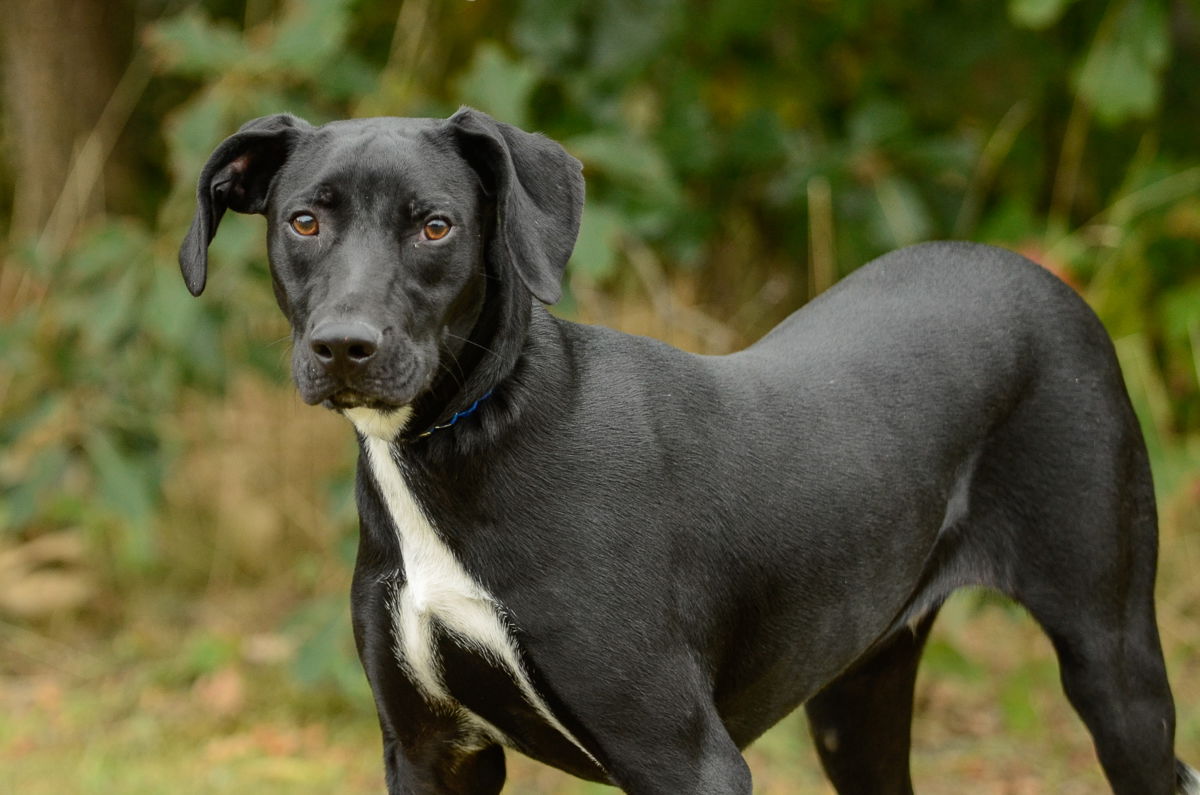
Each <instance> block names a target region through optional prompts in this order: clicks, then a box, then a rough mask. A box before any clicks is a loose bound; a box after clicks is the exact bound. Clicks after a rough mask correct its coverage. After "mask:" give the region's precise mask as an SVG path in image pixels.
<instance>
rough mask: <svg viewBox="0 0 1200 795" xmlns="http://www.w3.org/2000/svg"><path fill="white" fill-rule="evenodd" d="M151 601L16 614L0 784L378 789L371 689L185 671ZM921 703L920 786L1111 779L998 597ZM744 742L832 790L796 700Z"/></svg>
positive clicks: (1188, 726)
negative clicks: (112, 621)
mask: <svg viewBox="0 0 1200 795" xmlns="http://www.w3.org/2000/svg"><path fill="white" fill-rule="evenodd" d="M153 612H154V611H153V609H150V610H147V611H146V612H145V613H144V614H143V615H142V616H141V618H140V619H139V620H137V621H134V622H133V623H131V624H130V625H128V626H127V627H125V628H124V629H122V630H120V631H119V632H118V633H117V634H116V635H115V636H113V637H110V638H100V637H94V638H92V639H91V640H90V641H88V642H86V643H84V644H83V645H81V646H79V647H78V648H76V647H75V646H73V645H72V646H68V645H64V644H63V643H61V642H58V641H52V640H50V639H49V638H48V637H44V636H41V635H38V634H36V633H32V632H30V631H29V630H22V632H24V633H26V634H25V636H24V637H23V639H20V643H18V644H16V646H18V647H20V648H23V649H24V652H23V656H24V657H25V658H26V660H25V663H24V664H21V663H20V662H19V661H18V660H17V658H18V657H20V656H22V652H20V651H18V650H17V648H16V647H15V646H13V645H6V649H7V652H6V654H5V662H6V664H7V668H8V670H9V674H8V675H7V676H5V677H4V678H2V679H0V792H3V793H22V795H43V793H44V794H45V795H52V794H53V795H57V793H61V792H66V791H69V792H73V793H79V794H80V795H89V794H91V793H96V794H97V795H99V794H100V793H122V794H123V795H140V794H141V793H146V794H147V795H149V794H150V793H161V792H164V791H170V792H172V793H178V794H179V795H192V793H195V794H196V795H200V794H201V793H205V794H216V793H241V792H256V793H264V794H269V793H330V792H339V793H378V792H381V791H382V772H381V765H380V759H379V757H380V754H379V738H378V733H377V729H376V726H375V720H374V715H373V714H372V713H371V710H370V702H369V699H365V698H364V699H361V700H357V701H355V700H351V699H347V698H344V697H342V696H340V695H337V694H331V693H330V692H328V691H324V690H322V689H319V688H316V689H314V688H301V687H298V686H297V685H296V684H295V683H294V681H293V679H292V678H291V677H289V676H288V673H287V668H286V664H285V661H283V660H278V659H269V658H270V655H267V654H264V653H263V652H262V651H261V649H259V648H258V647H260V646H264V644H266V645H267V646H269V644H267V642H266V641H265V640H264V639H263V638H262V637H261V636H250V635H247V636H244V637H236V638H231V639H230V640H231V641H233V643H234V646H235V647H236V648H235V649H234V653H232V654H231V655H229V656H227V657H224V658H221V657H220V656H219V655H218V656H217V657H215V658H214V659H215V660H217V661H216V662H213V663H212V665H211V670H210V671H208V672H207V673H203V674H200V675H196V668H197V665H196V663H195V661H194V660H192V661H191V662H188V661H187V659H186V658H187V657H188V656H189V654H195V653H196V652H195V649H196V648H197V647H196V646H195V645H193V646H192V648H191V650H190V651H185V652H184V653H182V654H181V652H180V644H182V645H183V647H184V648H185V649H186V648H187V646H188V644H187V642H186V639H185V636H186V635H187V634H188V633H190V632H191V631H192V630H189V629H187V628H177V631H181V632H182V634H173V632H172V630H171V628H169V627H165V626H162V625H161V624H159V623H158V621H157V620H155V619H154V618H153ZM12 629H13V628H12V627H11V626H10V627H8V628H7V630H8V631H11V630H12ZM6 634H8V632H6ZM9 637H12V636H11V635H9ZM73 643H79V641H74V642H73ZM201 645H203V644H201ZM1168 651H1169V655H1170V656H1171V657H1172V663H1173V664H1172V668H1173V674H1174V685H1175V688H1176V692H1177V696H1178V700H1179V703H1180V706H1181V710H1180V711H1181V720H1180V729H1179V741H1178V749H1179V751H1180V753H1181V754H1183V755H1184V756H1185V757H1186V758H1189V759H1191V760H1193V761H1200V721H1198V720H1197V717H1196V715H1195V712H1194V710H1193V709H1191V707H1194V705H1195V704H1196V703H1197V702H1196V694H1197V692H1200V666H1198V665H1197V664H1196V660H1195V658H1194V656H1193V657H1186V654H1185V650H1183V649H1181V648H1177V647H1172V648H1169V650H1168ZM35 656H37V657H41V658H42V659H41V660H40V662H38V663H35V661H34V660H33V659H32V658H33V657H35ZM1185 657H1186V659H1185ZM181 658H182V661H181ZM56 660H59V661H61V662H56ZM21 668H23V669H24V671H23V672H20V673H18V672H17V670H16V669H21ZM917 713H918V714H917V719H916V721H915V729H914V742H913V747H914V750H913V768H914V779H915V781H916V784H917V788H918V791H920V792H922V793H928V794H930V795H938V794H939V793H947V795H948V794H949V793H959V792H963V791H969V792H973V793H996V794H997V795H1000V794H1001V793H1006V794H1008V793H1011V794H1013V795H1017V794H1020V795H1033V794H1034V793H1061V794H1062V795H1071V793H1090V792H1103V791H1104V789H1105V787H1104V782H1103V779H1102V778H1101V774H1100V770H1099V767H1098V765H1097V764H1096V762H1095V759H1094V756H1093V753H1092V750H1091V744H1090V740H1089V738H1088V737H1087V735H1086V733H1085V732H1084V731H1083V728H1082V726H1081V724H1080V723H1079V721H1078V720H1077V719H1076V718H1075V716H1074V714H1073V713H1072V712H1071V710H1070V708H1069V707H1068V706H1067V704H1066V700H1065V698H1064V697H1063V696H1062V694H1061V691H1060V690H1059V687H1058V684H1057V672H1056V667H1055V664H1054V660H1053V655H1052V652H1051V650H1050V647H1049V644H1048V643H1047V642H1046V641H1045V640H1044V639H1043V638H1042V636H1041V634H1040V632H1038V630H1037V629H1036V628H1035V627H1034V626H1033V624H1032V622H1031V621H1030V620H1029V619H1028V618H1026V617H1025V616H1023V615H1022V614H1020V613H1019V612H1018V611H1015V610H1013V609H1010V608H1009V607H1007V606H1005V605H1002V604H999V603H995V602H993V601H991V600H986V599H985V600H980V599H979V598H978V597H976V596H972V595H968V594H964V595H961V596H958V597H955V598H954V599H953V600H951V602H950V603H949V604H948V605H947V606H946V608H945V609H944V611H943V615H942V617H941V619H940V620H939V624H938V625H937V629H936V630H935V633H934V636H933V638H932V639H931V642H930V647H929V653H928V656H927V658H926V660H925V664H924V666H923V668H922V674H921V677H920V680H919V682H918V688H917ZM747 758H748V760H749V761H750V764H751V768H752V770H753V771H754V777H755V782H756V786H755V791H756V792H758V793H763V794H764V795H785V794H787V795H795V794H796V793H814V794H815V793H829V792H831V790H830V788H829V787H828V785H827V784H826V783H825V782H824V779H823V777H822V775H821V773H820V771H819V768H818V766H817V763H816V758H815V755H814V753H813V750H812V747H811V744H810V742H809V740H808V738H807V732H806V729H805V725H804V721H803V718H802V714H801V713H799V712H798V713H796V714H794V715H792V716H791V717H789V718H788V719H786V720H785V721H784V722H782V723H781V724H780V725H779V726H777V727H776V728H775V729H773V730H772V731H771V732H769V733H768V734H767V735H765V736H764V737H763V738H762V739H761V740H760V741H759V742H758V743H756V744H755V745H754V746H752V747H751V748H750V749H749V751H748V752H747ZM509 771H510V775H509V785H508V788H507V789H506V791H507V792H512V793H537V794H538V795H543V794H544V795H551V794H553V795H598V794H599V793H606V792H613V790H612V789H610V788H606V787H600V786H597V785H593V784H587V783H583V782H577V781H575V780H573V779H570V778H569V777H567V776H565V775H562V774H560V773H557V772H556V771H552V770H550V769H548V768H545V767H543V766H541V765H538V764H536V763H533V762H530V761H528V760H524V759H521V758H519V757H515V755H512V754H510V761H509Z"/></svg>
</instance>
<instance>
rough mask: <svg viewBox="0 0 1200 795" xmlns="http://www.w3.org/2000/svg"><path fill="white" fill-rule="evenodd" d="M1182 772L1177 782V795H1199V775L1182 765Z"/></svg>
mask: <svg viewBox="0 0 1200 795" xmlns="http://www.w3.org/2000/svg"><path fill="white" fill-rule="evenodd" d="M1182 767H1183V771H1182V776H1181V777H1180V781H1179V795H1200V773H1197V772H1196V771H1195V770H1194V769H1193V768H1191V767H1189V766H1188V765H1182Z"/></svg>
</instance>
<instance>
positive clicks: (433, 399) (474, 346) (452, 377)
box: [400, 257, 533, 442]
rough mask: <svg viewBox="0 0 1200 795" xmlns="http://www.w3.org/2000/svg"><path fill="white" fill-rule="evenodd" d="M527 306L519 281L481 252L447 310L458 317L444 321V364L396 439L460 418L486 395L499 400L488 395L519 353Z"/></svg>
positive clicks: (406, 438)
mask: <svg viewBox="0 0 1200 795" xmlns="http://www.w3.org/2000/svg"><path fill="white" fill-rule="evenodd" d="M532 310H533V301H532V299H531V297H530V295H529V293H528V291H527V290H526V289H525V287H524V285H523V284H521V283H520V281H519V280H515V279H512V278H511V275H508V274H502V273H500V272H498V269H497V268H496V267H495V265H494V263H493V262H492V260H491V257H487V258H485V262H484V263H483V267H481V269H480V274H479V278H478V279H477V280H476V281H475V283H474V285H473V286H472V288H471V289H469V290H467V291H464V295H463V297H462V298H461V299H460V302H459V305H458V306H456V307H454V309H453V310H452V313H451V314H452V315H457V317H458V318H459V320H458V322H457V323H452V324H450V325H448V326H447V330H446V334H445V335H444V337H443V349H442V350H441V351H440V352H439V355H440V356H441V357H442V361H443V362H444V363H445V366H443V367H441V368H440V369H439V372H438V375H437V377H436V378H435V379H434V381H433V384H432V385H431V386H430V388H429V389H428V390H427V391H426V392H425V393H424V394H422V395H421V396H420V397H418V398H417V400H415V401H414V402H413V404H412V407H411V408H412V412H411V416H410V417H409V418H408V421H407V423H406V424H405V425H404V429H403V431H402V436H401V439H400V441H405V442H413V441H415V440H417V439H421V438H424V437H423V436H422V434H427V432H428V431H429V430H430V429H434V428H438V427H439V426H447V425H450V424H452V418H455V417H460V418H461V416H462V415H464V414H465V413H466V411H467V410H468V409H470V408H471V407H472V406H475V405H477V402H478V401H480V400H481V399H482V398H484V396H485V395H486V396H488V398H489V400H490V402H493V403H500V402H502V400H499V399H495V398H492V396H493V394H495V393H497V392H503V391H504V390H503V382H504V381H505V380H506V379H507V378H508V377H509V375H510V374H511V373H512V371H513V369H514V367H515V366H516V364H517V361H518V359H519V358H520V357H521V355H522V351H523V348H524V346H525V340H526V338H527V336H528V333H529V324H530V318H531V314H532ZM491 408H493V407H492V406H489V407H488V409H491ZM445 430H449V429H448V428H446V429H445ZM427 435H428V434H427Z"/></svg>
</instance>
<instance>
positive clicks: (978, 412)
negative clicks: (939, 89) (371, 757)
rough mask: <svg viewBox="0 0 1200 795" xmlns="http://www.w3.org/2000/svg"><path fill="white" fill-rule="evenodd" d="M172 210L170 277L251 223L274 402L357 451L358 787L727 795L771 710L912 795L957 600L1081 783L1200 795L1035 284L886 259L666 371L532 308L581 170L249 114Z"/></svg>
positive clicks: (1078, 403) (1117, 440)
mask: <svg viewBox="0 0 1200 795" xmlns="http://www.w3.org/2000/svg"><path fill="white" fill-rule="evenodd" d="M197 199H198V202H197V209H196V215H195V218H194V219H193V222H192V225H191V228H190V230H189V231H188V233H187V236H186V238H185V239H184V241H183V245H182V247H181V249H180V255H179V263H180V267H181V270H182V273H183V277H184V280H185V282H186V284H187V287H188V288H189V289H190V291H191V292H192V293H193V294H194V295H199V294H200V293H201V291H202V290H203V289H204V285H205V281H206V274H207V249H208V245H209V243H210V241H211V240H212V238H213V236H214V234H215V233H216V231H217V225H218V223H219V222H220V220H221V217H222V215H223V214H224V212H225V211H226V210H233V211H235V212H240V213H258V214H262V215H264V216H265V217H266V219H267V227H268V231H267V246H268V251H269V259H270V265H271V273H272V278H273V284H274V291H275V297H276V299H277V301H278V303H279V307H280V309H281V310H282V311H283V313H284V314H285V315H286V316H287V318H288V320H289V321H290V324H291V327H292V341H293V343H294V346H293V354H292V363H291V364H292V371H293V374H294V378H295V382H296V385H297V388H298V390H299V393H300V395H301V396H302V398H303V399H304V401H305V402H306V403H309V404H314V405H315V404H321V405H324V406H326V407H327V408H329V409H332V410H333V411H336V412H340V413H341V414H343V415H345V416H346V417H347V418H348V419H349V420H350V422H351V423H353V425H354V428H355V429H356V430H357V435H358V440H359V443H360V455H359V459H358V478H357V490H356V497H357V504H358V510H359V515H360V544H359V548H358V557H357V562H356V565H355V570H354V580H353V586H352V591H351V607H352V616H353V627H354V638H355V641H356V644H357V648H358V654H359V657H360V658H361V660H362V665H363V668H364V670H365V672H366V676H367V679H368V681H369V682H370V685H371V689H372V692H373V694H374V699H375V705H376V707H377V710H378V714H379V721H380V726H381V729H382V735H383V747H384V759H385V768H386V780H387V788H388V792H389V793H392V795H397V794H398V793H472V794H474V793H495V792H499V791H500V789H501V788H502V786H503V784H504V779H505V765H504V751H503V749H504V748H505V747H508V748H512V749H515V750H517V751H520V752H521V753H523V754H526V755H527V756H530V757H532V758H534V759H537V760H540V761H542V762H544V763H546V764H548V765H552V766H554V767H556V768H559V769H561V770H564V771H567V772H568V773H571V774H574V775H576V776H580V777H582V778H585V779H590V780H594V781H601V782H608V783H611V784H613V785H615V786H617V787H619V788H621V789H623V790H624V791H626V792H629V793H635V794H644V795H650V794H651V793H663V794H669V795H681V794H682V793H722V794H723V793H739V794H740V793H749V792H750V791H751V779H750V772H749V769H748V767H747V765H746V763H745V761H744V759H743V757H742V755H741V751H740V749H742V748H744V747H745V746H746V745H747V744H749V743H750V742H751V741H753V740H754V739H755V738H756V737H758V736H759V735H760V734H762V733H763V732H764V731H765V730H766V729H768V728H769V727H770V726H771V725H773V724H774V723H776V722H777V721H778V720H780V719H781V718H782V717H784V716H785V715H787V714H788V713H790V712H791V711H793V710H794V709H795V708H796V707H797V706H799V705H801V704H803V705H804V706H805V710H806V712H807V716H808V719H809V723H810V727H811V731H812V735H813V737H814V740H815V745H816V748H817V752H818V755H819V757H820V760H821V763H822V765H823V767H824V769H825V771H826V773H827V774H828V776H829V778H830V779H831V781H832V782H833V785H834V786H835V788H836V789H837V791H838V792H839V793H873V794H878V793H909V792H911V791H912V785H911V781H910V777H909V762H908V757H909V739H910V724H911V719H912V707H913V682H914V679H915V676H916V671H917V664H918V661H919V658H920V656H921V649H922V646H923V644H924V641H925V639H926V637H927V635H928V633H929V629H930V626H931V625H932V623H933V621H934V618H935V616H936V615H937V612H938V608H939V606H940V605H941V604H942V602H943V600H945V598H946V597H947V596H948V595H949V594H950V593H951V592H952V591H953V590H955V589H956V588H959V587H961V586H968V585H973V586H985V587H988V588H991V589H994V590H996V591H999V592H1001V593H1003V594H1006V595H1008V596H1009V597H1011V598H1012V599H1014V600H1016V601H1017V602H1019V603H1020V604H1022V605H1024V606H1025V607H1026V608H1027V609H1028V610H1029V612H1030V613H1031V614H1032V615H1033V617H1034V618H1035V619H1036V620H1037V621H1038V622H1039V624H1040V625H1041V627H1042V628H1043V629H1044V630H1045V631H1046V633H1047V634H1048V635H1049V637H1050V639H1051V640H1052V642H1053V645H1054V648H1055V651H1056V653H1057V656H1058V660H1059V663H1060V666H1061V673H1062V682H1063V686H1064V690H1065V692H1066V694H1067V696H1068V698H1069V700H1070V702H1071V704H1072V705H1073V706H1074V708H1075V709H1076V711H1077V712H1078V713H1079V715H1080V717H1081V718H1082V719H1083V721H1084V723H1085V724H1086V725H1087V728H1088V730H1089V731H1090V732H1091V735H1092V737H1093V739H1094V742H1095V747H1096V751H1097V755H1098V757H1099V761H1100V764H1101V766H1102V767H1103V770H1104V773H1105V774H1106V776H1107V778H1108V781H1109V783H1110V784H1111V786H1112V788H1113V791H1114V792H1115V793H1118V794H1119V795H1167V793H1190V794H1191V795H1197V793H1200V776H1197V774H1196V773H1195V771H1193V770H1192V769H1191V768H1189V767H1188V766H1187V765H1185V764H1184V763H1182V762H1180V761H1178V760H1177V759H1176V757H1175V753H1174V750H1173V742H1174V740H1173V736H1174V729H1175V712H1174V705H1173V701H1172V697H1171V692H1170V688H1169V686H1168V682H1167V677H1166V673H1165V670H1164V665H1163V658H1162V652H1161V648H1160V641H1159V635H1158V629H1157V626H1156V622H1155V614H1154V601H1153V590H1154V578H1155V567H1156V554H1157V520H1156V515H1155V503H1154V491H1153V488H1152V485H1151V474H1150V468H1149V465H1148V462H1147V455H1146V449H1145V445H1144V442H1143V439H1142V436H1141V432H1140V430H1139V426H1138V422H1137V419H1136V417H1135V416H1134V413H1133V410H1132V409H1131V407H1130V403H1129V398H1128V396H1127V394H1126V391H1125V387H1124V385H1123V382H1122V378H1121V373H1120V370H1119V368H1118V364H1117V360H1116V357H1115V355H1114V351H1113V347H1112V343H1111V341H1110V340H1109V338H1108V336H1107V334H1106V333H1105V331H1104V329H1103V327H1102V326H1101V324H1100V322H1099V320H1098V319H1097V318H1096V316H1095V315H1094V314H1093V313H1092V311H1091V310H1090V309H1089V308H1088V307H1087V305H1086V304H1085V303H1084V302H1083V301H1082V300H1081V299H1080V298H1079V297H1078V296H1077V295H1076V294H1075V293H1074V291H1072V290H1071V289H1070V288H1069V287H1067V286H1066V285H1065V284H1063V283H1062V282H1061V281H1059V280H1058V279H1057V278H1055V277H1054V276H1053V275H1051V274H1050V273H1049V272H1047V271H1046V270H1044V269H1042V268H1040V267H1038V266H1037V265H1035V264H1033V263H1031V262H1029V261H1028V260H1025V259H1024V258H1022V257H1020V256H1018V255H1016V254H1014V253H1010V252H1007V251H1004V250H1001V249H998V248H992V247H988V246H984V245H977V244H969V243H955V242H938V243H927V244H922V245H918V246H914V247H911V248H905V249H902V250H900V251H897V252H894V253H891V254H888V255H885V256H883V257H880V258H879V259H877V260H875V261H873V262H871V263H869V264H867V265H865V266H863V267H862V268H860V269H858V270H857V271H855V272H854V273H852V274H851V275H850V276H848V277H846V278H845V279H843V280H842V281H841V282H840V283H838V284H837V285H835V286H834V287H833V288H832V289H830V290H828V291H827V292H825V293H824V294H822V295H820V296H819V297H817V298H816V299H815V300H813V301H811V302H810V303H808V304H807V305H806V306H804V307H803V308H801V309H800V310H799V311H797V312H796V313H794V314H793V315H791V316H790V317H789V318H787V319H786V320H784V321H783V322H782V323H780V324H779V325H778V326H777V327H776V328H775V329H773V330H772V331H771V332H770V333H768V334H767V335H766V336H765V337H763V338H762V339H761V340H759V341H758V342H756V343H754V344H753V345H751V346H750V347H748V348H746V349H745V350H742V351H740V352H738V353H734V354H730V355H727V356H700V355H694V354H691V353H686V352H683V351H680V350H677V349H675V348H672V347H670V346H668V345H666V344H664V343H661V342H658V341H655V340H651V339H647V338H643V337H637V336H631V335H626V334H622V333H618V332H616V331H612V330H609V329H605V328H601V327H592V326H585V325H579V324H576V323H571V322H568V321H565V320H562V319H560V318H557V317H555V316H552V315H551V314H550V313H549V312H548V311H547V310H546V309H545V308H544V307H543V306H542V305H543V304H553V303H554V302H555V301H556V300H557V299H558V298H559V297H560V292H561V286H560V284H561V278H562V274H563V271H564V268H565V266H566V263H567V260H568V258H569V257H570V255H571V251H572V248H573V247H574V244H575V238H576V234H577V232H578V229H579V223H580V217H581V213H582V208H583V200H584V183H583V177H582V169H581V165H580V163H579V162H578V161H577V160H576V159H575V158H573V157H572V156H570V155H569V154H568V153H567V152H566V151H565V150H564V149H563V148H562V147H561V146H560V145H558V144H557V143H555V142H554V141H552V140H550V139H548V138H546V137H543V136H541V135H538V134H533V133H528V132H525V131H523V130H520V129H518V128H516V127H513V126H510V125H508V124H504V123H501V122H499V121H496V120H494V119H492V118H491V117H489V116H487V115H485V114H483V113H481V112H478V111H475V110H472V109H470V108H463V109H461V110H460V111H459V112H457V113H456V114H454V115H453V116H451V117H450V118H449V119H406V118H376V119H361V120H349V121H335V122H332V123H329V124H325V125H323V126H319V127H314V126H311V125H309V124H308V123H307V122H305V121H303V120H301V119H299V118H296V117H295V116H291V115H287V114H283V115H275V116H269V117H265V118H261V119H256V120H254V121H251V122H248V123H247V124H245V125H244V126H242V128H241V129H240V130H239V131H238V132H237V133H236V134H234V135H233V136H232V137H230V138H228V139H226V140H225V141H224V142H223V143H221V144H220V145H219V146H218V147H217V148H216V150H215V151H214V152H213V153H212V156H211V158H210V159H209V160H208V162H207V164H206V165H205V166H204V168H203V171H202V173H201V174H200V179H199V187H198V191H197Z"/></svg>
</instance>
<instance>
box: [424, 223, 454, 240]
mask: <svg viewBox="0 0 1200 795" xmlns="http://www.w3.org/2000/svg"><path fill="white" fill-rule="evenodd" d="M421 233H422V234H423V235H425V239H426V240H441V239H442V238H443V237H445V236H446V235H448V234H450V222H449V221H447V220H445V219H442V218H434V219H433V220H432V221H427V222H426V224H425V228H424V229H422V230H421Z"/></svg>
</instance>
